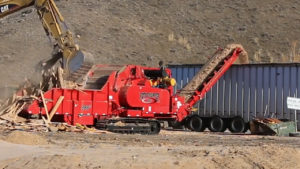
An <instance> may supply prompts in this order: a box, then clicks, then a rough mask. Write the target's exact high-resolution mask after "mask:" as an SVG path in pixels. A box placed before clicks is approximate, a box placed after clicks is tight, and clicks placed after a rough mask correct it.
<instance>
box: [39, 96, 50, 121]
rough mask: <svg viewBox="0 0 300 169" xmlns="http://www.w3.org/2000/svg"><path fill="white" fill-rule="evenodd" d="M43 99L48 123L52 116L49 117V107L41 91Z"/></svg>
mask: <svg viewBox="0 0 300 169" xmlns="http://www.w3.org/2000/svg"><path fill="white" fill-rule="evenodd" d="M41 97H42V101H43V105H44V109H45V112H46V115H47V120H48V122H49V119H50V116H49V112H48V107H47V104H46V100H45V97H44V94H43V91H41Z"/></svg>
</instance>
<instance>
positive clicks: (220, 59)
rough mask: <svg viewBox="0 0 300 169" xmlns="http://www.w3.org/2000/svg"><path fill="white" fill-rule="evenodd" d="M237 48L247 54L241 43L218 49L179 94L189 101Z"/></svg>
mask: <svg viewBox="0 0 300 169" xmlns="http://www.w3.org/2000/svg"><path fill="white" fill-rule="evenodd" d="M237 48H239V49H241V50H242V55H244V56H246V55H247V53H246V52H245V50H244V49H243V47H242V46H241V45H239V44H230V45H227V46H226V48H225V49H223V50H218V51H217V52H216V53H215V54H214V56H212V57H211V58H210V59H209V61H208V62H207V63H206V64H205V65H204V66H203V67H202V68H201V69H200V70H199V72H198V73H197V74H196V75H195V76H194V77H193V79H192V80H191V81H190V82H189V83H188V84H187V85H186V86H185V87H183V88H182V89H181V90H180V92H179V95H180V96H183V97H185V102H187V101H188V100H189V99H190V98H191V97H192V96H193V95H194V94H195V92H196V91H199V90H201V89H202V88H203V85H204V84H205V83H209V81H210V79H211V78H212V77H213V76H214V72H217V71H218V70H219V69H220V68H222V66H223V65H224V64H225V62H224V60H225V59H227V58H228V57H230V56H231V55H232V53H233V51H234V50H236V49H237Z"/></svg>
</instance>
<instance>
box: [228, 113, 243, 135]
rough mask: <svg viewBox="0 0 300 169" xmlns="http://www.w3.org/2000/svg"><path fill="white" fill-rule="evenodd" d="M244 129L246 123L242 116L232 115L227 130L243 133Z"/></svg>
mask: <svg viewBox="0 0 300 169" xmlns="http://www.w3.org/2000/svg"><path fill="white" fill-rule="evenodd" d="M245 129H246V123H245V121H244V119H243V118H242V117H239V116H237V117H234V118H232V119H231V120H230V123H229V130H230V132H232V133H244V132H245Z"/></svg>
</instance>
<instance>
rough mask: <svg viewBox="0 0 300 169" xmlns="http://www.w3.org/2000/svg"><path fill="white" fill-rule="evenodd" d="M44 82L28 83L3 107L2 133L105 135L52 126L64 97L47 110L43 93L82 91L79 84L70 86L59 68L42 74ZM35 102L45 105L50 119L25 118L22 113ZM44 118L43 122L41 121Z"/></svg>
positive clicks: (0, 112)
mask: <svg viewBox="0 0 300 169" xmlns="http://www.w3.org/2000/svg"><path fill="white" fill-rule="evenodd" d="M42 77H43V80H42V81H41V82H40V83H39V84H37V85H35V84H32V83H31V82H29V81H26V82H25V83H24V84H23V85H21V86H20V87H19V90H18V91H17V92H16V93H15V94H14V95H13V96H12V97H11V98H9V99H7V100H6V101H5V102H4V103H3V104H2V105H1V106H0V129H2V130H24V131H39V132H48V131H66V132H88V133H99V132H101V133H103V131H99V130H96V129H93V128H88V127H86V126H81V125H76V126H71V125H68V124H66V123H53V122H51V119H52V117H53V116H54V113H55V111H56V110H57V108H58V107H59V105H60V103H61V102H62V101H63V99H64V98H63V96H61V98H60V99H59V101H58V102H57V105H56V106H54V107H53V109H52V110H49V112H48V109H47V106H46V104H45V103H46V102H45V99H44V95H43V92H44V91H48V90H49V89H51V88H60V87H63V88H72V89H78V88H79V86H78V85H77V84H76V83H72V82H68V81H65V80H64V79H63V70H62V69H61V68H60V67H58V68H54V67H53V68H51V69H48V70H47V71H43V72H42ZM34 100H40V101H42V102H43V103H44V107H45V109H46V110H47V116H46V117H43V116H40V117H36V118H37V119H28V118H27V117H24V116H22V111H23V109H24V108H26V106H27V105H29V104H30V103H32V101H34ZM40 118H42V119H40Z"/></svg>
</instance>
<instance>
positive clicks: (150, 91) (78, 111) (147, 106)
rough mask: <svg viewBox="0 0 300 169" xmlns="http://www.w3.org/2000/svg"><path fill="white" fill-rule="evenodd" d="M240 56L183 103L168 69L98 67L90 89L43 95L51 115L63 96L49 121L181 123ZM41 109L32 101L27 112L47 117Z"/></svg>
mask: <svg viewBox="0 0 300 169" xmlns="http://www.w3.org/2000/svg"><path fill="white" fill-rule="evenodd" d="M240 52H241V50H240V49H236V50H235V51H234V52H233V54H232V56H231V57H229V58H226V59H225V61H224V62H223V63H224V64H223V65H221V66H219V68H218V69H216V70H215V71H214V72H213V74H212V75H211V77H210V78H209V79H208V80H207V82H205V83H204V84H199V89H198V90H197V91H194V95H193V97H192V98H191V99H189V100H188V101H187V102H184V100H185V99H184V97H182V96H179V95H177V94H174V92H173V86H171V85H169V83H167V82H168V80H170V79H171V78H172V73H171V71H170V69H162V68H152V67H143V66H136V65H127V66H124V67H122V68H120V69H118V71H108V70H111V69H110V67H113V66H112V65H97V66H96V67H95V68H94V69H93V70H91V71H90V73H89V79H96V83H94V84H93V86H94V88H93V89H84V90H76V89H62V88H53V89H51V90H49V91H47V92H45V94H44V97H45V100H46V105H47V108H48V110H49V111H50V110H52V108H53V107H54V105H55V104H56V103H57V101H58V99H59V97H61V96H64V99H63V102H62V103H61V104H60V106H59V107H58V109H57V111H56V112H55V115H54V118H53V119H52V121H61V122H67V123H69V124H72V125H75V124H77V123H78V124H82V125H94V124H95V122H97V121H99V120H105V119H112V118H115V117H116V118H119V117H124V118H142V119H155V120H176V121H178V122H181V121H183V120H184V119H185V118H186V117H187V116H188V115H189V114H191V111H192V107H193V105H194V104H195V103H196V102H197V101H199V100H200V99H202V98H203V95H204V94H205V93H206V92H207V91H208V90H209V89H210V88H211V87H212V86H213V85H214V83H216V81H217V80H218V79H219V78H220V77H221V76H222V75H223V74H224V73H225V72H226V70H227V69H228V68H229V67H230V65H232V64H233V62H234V61H235V60H236V59H237V57H238V54H239V53H240ZM105 71H106V72H108V73H109V75H108V76H101V77H97V74H99V72H100V74H101V73H102V74H103V72H105ZM164 77H167V79H164ZM99 79H102V80H100V81H99ZM156 82H158V83H156ZM41 105H42V104H41V100H35V101H34V102H33V103H32V104H30V105H29V106H28V107H27V109H26V110H27V112H28V113H29V114H38V115H46V112H45V108H44V107H43V106H41Z"/></svg>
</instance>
